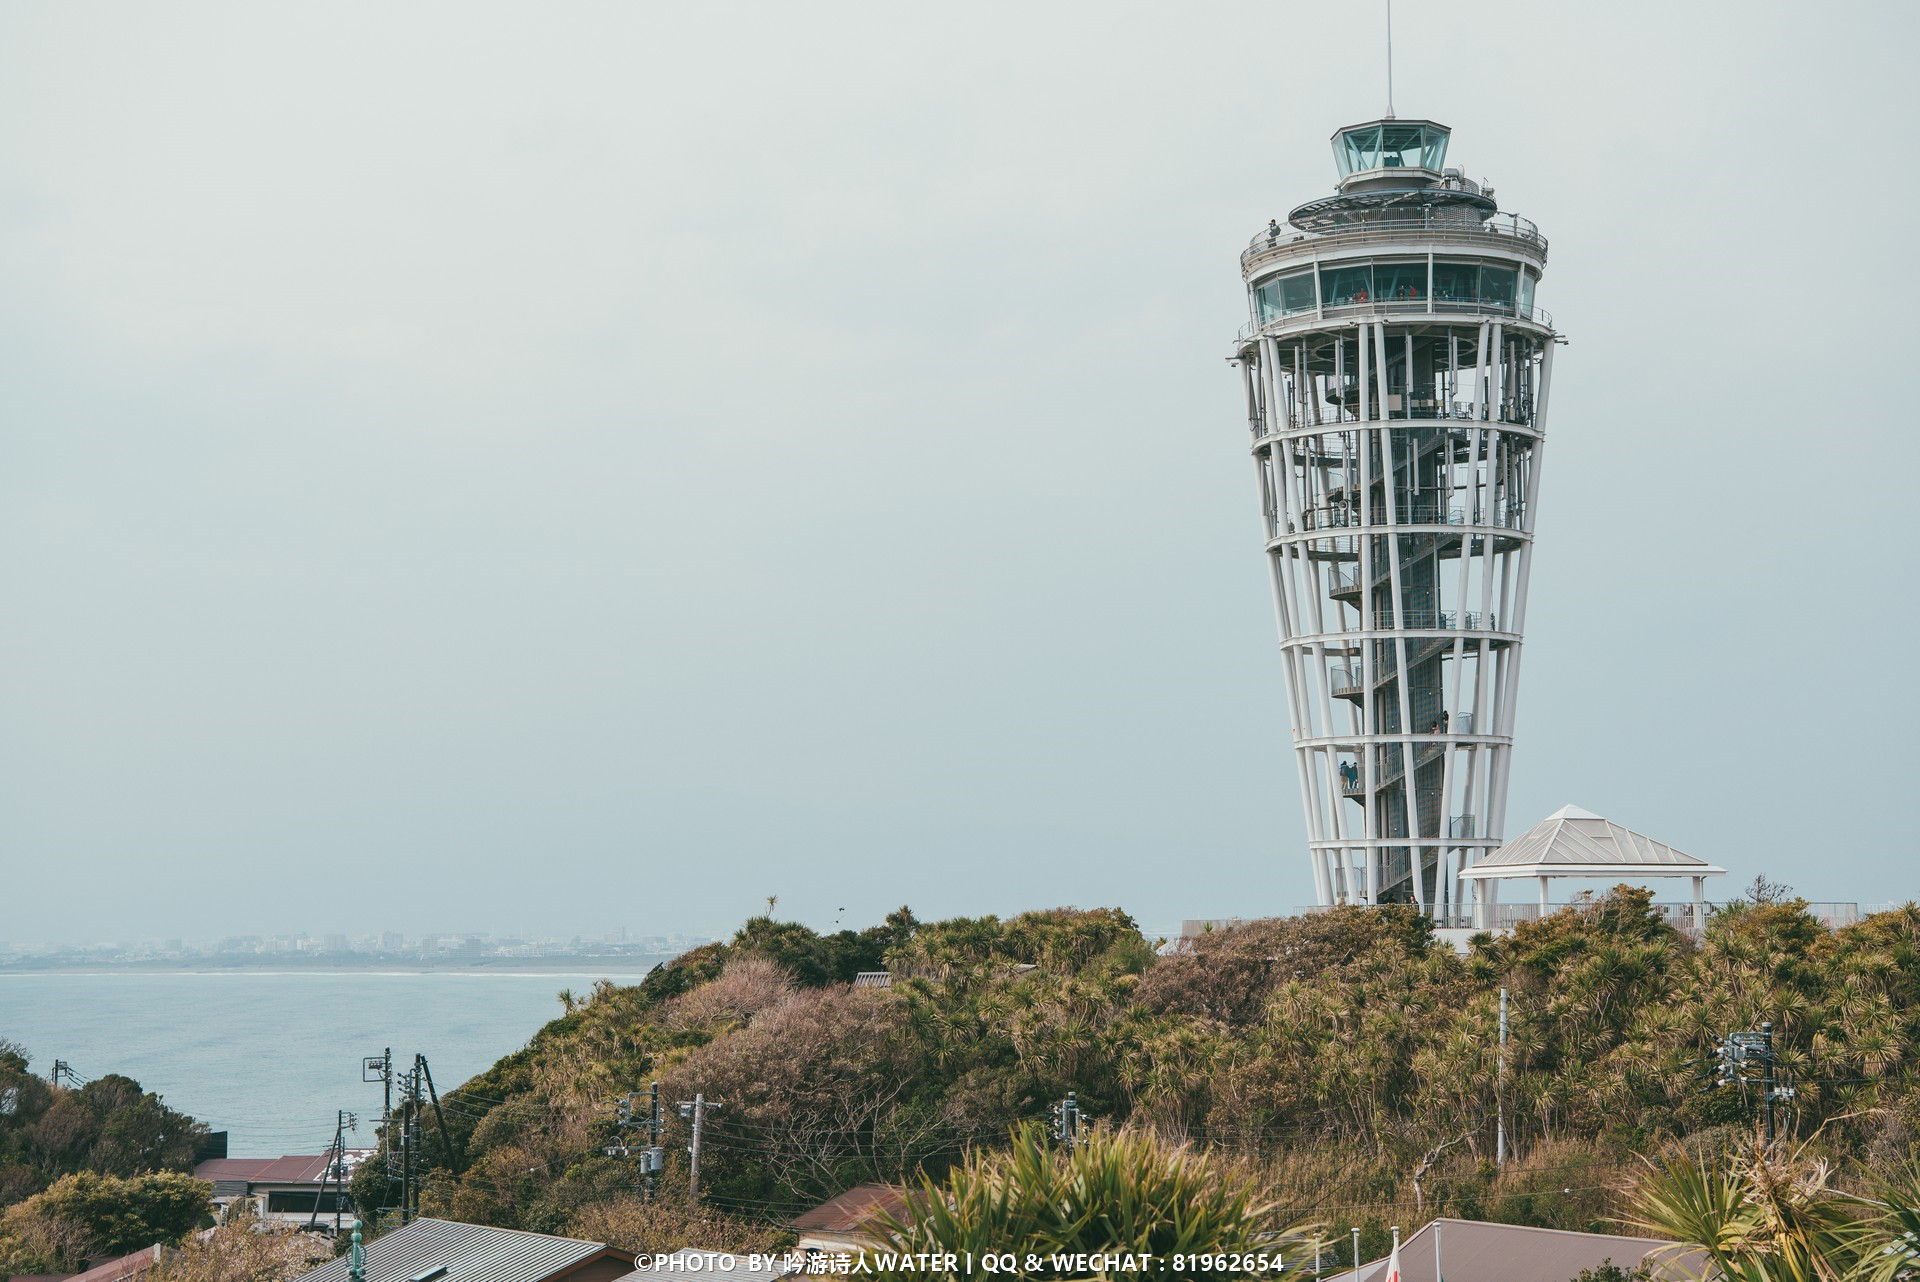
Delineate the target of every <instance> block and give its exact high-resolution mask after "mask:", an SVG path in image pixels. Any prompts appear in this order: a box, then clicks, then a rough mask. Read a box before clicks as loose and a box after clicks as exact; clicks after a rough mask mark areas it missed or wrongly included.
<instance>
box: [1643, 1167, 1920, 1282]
mask: <svg viewBox="0 0 1920 1282" xmlns="http://www.w3.org/2000/svg"><path fill="white" fill-rule="evenodd" d="M1827 1181H1828V1170H1827V1166H1826V1164H1825V1163H1824V1162H1821V1161H1816V1160H1814V1159H1812V1158H1811V1157H1809V1156H1808V1155H1807V1153H1806V1151H1805V1149H1804V1148H1803V1149H1801V1150H1799V1151H1796V1152H1794V1153H1790V1154H1787V1155H1785V1156H1775V1155H1773V1154H1771V1153H1770V1152H1769V1151H1768V1149H1767V1147H1766V1145H1765V1144H1763V1143H1762V1142H1760V1141H1759V1140H1757V1139H1756V1140H1755V1141H1754V1142H1753V1144H1752V1146H1751V1147H1750V1148H1747V1149H1745V1150H1742V1151H1738V1152H1732V1153H1711V1152H1703V1151H1698V1150H1696V1151H1693V1152H1676V1153H1670V1154H1669V1155H1668V1156H1667V1157H1665V1158H1664V1159H1662V1160H1661V1161H1659V1162H1654V1163H1649V1165H1648V1169H1647V1171H1646V1172H1645V1173H1644V1174H1643V1175H1642V1177H1641V1179H1640V1181H1639V1183H1638V1184H1637V1185H1636V1187H1635V1188H1634V1190H1633V1194H1632V1197H1631V1200H1630V1213H1629V1215H1628V1217H1627V1219H1626V1221H1625V1222H1626V1223H1628V1224H1630V1225H1632V1226H1634V1227H1636V1228H1640V1229H1644V1230H1647V1231H1650V1232H1651V1233H1653V1234H1654V1235H1655V1236H1658V1237H1665V1238H1672V1239H1674V1241H1675V1243H1676V1249H1679V1248H1680V1247H1691V1248H1694V1249H1697V1250H1699V1251H1701V1252H1703V1253H1705V1255H1706V1256H1707V1258H1708V1260H1709V1261H1710V1262H1711V1263H1712V1265H1713V1268H1714V1270H1715V1271H1716V1272H1718V1273H1719V1274H1720V1276H1721V1277H1723V1278H1725V1279H1727V1282H1869V1279H1873V1280H1874V1282H1893V1279H1894V1278H1896V1277H1898V1276H1900V1275H1901V1274H1902V1273H1903V1272H1904V1271H1905V1270H1906V1269H1907V1267H1908V1266H1910V1264H1911V1261H1912V1259H1913V1258H1914V1253H1913V1251H1912V1250H1908V1251H1906V1252H1905V1253H1904V1254H1895V1255H1892V1256H1890V1254H1889V1249H1888V1248H1889V1247H1890V1245H1891V1242H1890V1238H1889V1229H1888V1223H1887V1221H1886V1217H1887V1216H1888V1215H1897V1212H1892V1211H1890V1210H1888V1209H1887V1207H1885V1206H1881V1204H1878V1203H1872V1202H1868V1201H1867V1200H1865V1199H1861V1198H1858V1197H1854V1196H1851V1195H1848V1194H1845V1193H1842V1192H1839V1191H1838V1190H1835V1189H1833V1188H1830V1187H1828V1183H1827ZM1898 1197H1899V1193H1898V1191H1897V1190H1896V1192H1895V1197H1894V1198H1893V1199H1890V1202H1889V1203H1888V1205H1889V1206H1891V1205H1898ZM1906 1209H1907V1210H1908V1211H1911V1207H1910V1206H1909V1207H1907V1208H1906ZM1916 1227H1920V1224H1916ZM1915 1240H1916V1241H1920V1239H1915ZM1890 1259H1891V1263H1890V1264H1889V1260H1890Z"/></svg>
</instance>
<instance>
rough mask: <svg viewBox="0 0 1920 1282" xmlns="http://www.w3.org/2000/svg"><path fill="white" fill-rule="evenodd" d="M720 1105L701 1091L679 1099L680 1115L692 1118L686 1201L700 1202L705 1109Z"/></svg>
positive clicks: (694, 1203)
mask: <svg viewBox="0 0 1920 1282" xmlns="http://www.w3.org/2000/svg"><path fill="white" fill-rule="evenodd" d="M719 1107H721V1105H720V1102H719V1101H718V1100H710V1099H708V1098H707V1097H706V1096H705V1095H704V1094H703V1093H701V1092H699V1091H695V1092H694V1095H693V1098H692V1099H691V1100H681V1101H680V1104H679V1108H680V1116H682V1117H690V1118H692V1119H693V1144H692V1146H691V1147H689V1148H688V1150H687V1151H688V1152H689V1153H691V1154H692V1155H693V1160H692V1161H691V1162H689V1163H688V1166H687V1201H688V1202H691V1203H692V1204H693V1205H695V1206H698V1205H699V1204H700V1135H701V1131H702V1130H703V1129H704V1128H705V1126H706V1121H707V1110H708V1109H710V1108H719Z"/></svg>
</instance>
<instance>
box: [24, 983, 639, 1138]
mask: <svg viewBox="0 0 1920 1282" xmlns="http://www.w3.org/2000/svg"><path fill="white" fill-rule="evenodd" d="M659 960H664V958H662V959H659ZM623 965H624V966H627V967H636V968H635V969H634V970H633V971H632V973H626V974H612V975H606V974H605V973H604V972H601V973H587V972H572V973H561V972H540V973H529V972H524V971H522V972H493V971H482V970H460V971H452V970H448V971H421V972H413V971H324V972H311V971H213V972H199V971H165V972H138V971H98V972H79V971H41V972H26V973H22V972H17V971H16V972H12V973H0V1038H4V1039H6V1040H9V1041H14V1042H18V1043H20V1044H21V1045H24V1046H25V1047H26V1048H27V1052H28V1054H29V1055H31V1056H32V1069H33V1071H34V1072H36V1073H39V1074H41V1075H43V1076H44V1075H45V1074H46V1073H48V1072H49V1071H50V1070H51V1069H52V1067H53V1061H54V1060H56V1059H61V1060H65V1061H66V1062H67V1063H68V1064H70V1065H72V1066H73V1069H74V1071H75V1072H76V1073H78V1074H80V1075H81V1076H82V1077H87V1078H92V1077H101V1076H104V1075H105V1074H107V1073H120V1074H123V1075H125V1076H127V1077H131V1078H133V1079H134V1080H135V1081H137V1082H139V1083H140V1084H141V1086H143V1087H145V1088H146V1089H147V1090H150V1091H153V1092H156V1093H157V1094H159V1095H160V1096H161V1097H162V1098H163V1099H164V1100H165V1101H166V1103H167V1104H168V1105H169V1106H170V1107H173V1108H177V1109H180V1110H182V1111H183V1112H187V1113H191V1114H192V1115H193V1116H194V1117H196V1118H198V1119H199V1120H200V1121H203V1122H205V1123H207V1124H208V1125H209V1126H211V1127H212V1128H213V1129H214V1130H216V1131H226V1132H227V1133H228V1152H229V1154H230V1155H231V1156H234V1157H279V1156H281V1155H283V1154H288V1153H318V1152H320V1151H321V1150H322V1149H324V1148H325V1147H326V1145H327V1144H328V1143H329V1142H330V1141H331V1140H332V1139H333V1124H334V1111H335V1110H336V1109H342V1108H344V1109H347V1110H349V1111H351V1112H355V1113H358V1114H359V1116H360V1129H359V1131H358V1132H357V1133H354V1134H349V1135H348V1137H347V1143H348V1145H349V1146H350V1147H352V1146H364V1147H370V1146H371V1145H372V1144H373V1142H374V1134H373V1128H374V1125H375V1124H376V1123H377V1122H378V1121H379V1117H380V1099H381V1091H380V1085H379V1083H378V1082H374V1083H365V1082H362V1081H361V1080H360V1060H361V1057H362V1056H366V1055H378V1054H380V1053H381V1052H382V1051H383V1050H385V1049H386V1048H387V1047H389V1046H390V1047H392V1048H393V1057H394V1061H395V1066H396V1067H404V1066H406V1065H408V1064H410V1063H411V1062H412V1059H413V1055H414V1052H416V1051H418V1052H420V1053H421V1054H424V1055H425V1056H426V1057H427V1063H428V1066H429V1067H430V1068H431V1070H432V1072H433V1081H434V1085H435V1086H437V1087H438V1088H439V1089H440V1091H441V1093H442V1094H445V1093H446V1092H447V1091H448V1090H449V1089H451V1088H452V1087H454V1086H457V1085H458V1084H460V1083H461V1082H463V1081H465V1080H466V1079H467V1078H469V1077H471V1076H473V1075H474V1074H475V1073H478V1072H480V1071H482V1070H483V1069H485V1068H487V1067H488V1066H489V1065H491V1064H492V1063H493V1062H494V1061H495V1060H497V1059H499V1058H500V1057H501V1056H502V1055H507V1054H511V1053H512V1052H514V1051H516V1050H519V1049H520V1048H521V1047H522V1046H524V1045H526V1043H527V1042H528V1040H529V1039H531V1038H532V1036H533V1035H534V1033H535V1032H537V1031H538V1030H539V1028H540V1026H541V1025H542V1024H544V1023H546V1022H547V1021H548V1020H550V1019H553V1018H555V1017H556V1016H558V1015H559V1014H560V1013H561V1011H560V1003H559V1000H558V997H557V995H558V993H559V992H560V990H561V989H563V988H571V989H573V990H574V991H575V992H583V991H585V990H586V989H587V988H589V987H591V985H592V983H593V981H594V980H595V979H599V978H602V977H605V978H611V979H613V980H614V981H615V982H616V983H623V984H632V983H638V982H639V980H640V977H641V975H642V974H644V973H645V968H646V967H647V966H650V965H652V960H651V959H649V960H644V961H638V962H637V963H636V962H627V963H623Z"/></svg>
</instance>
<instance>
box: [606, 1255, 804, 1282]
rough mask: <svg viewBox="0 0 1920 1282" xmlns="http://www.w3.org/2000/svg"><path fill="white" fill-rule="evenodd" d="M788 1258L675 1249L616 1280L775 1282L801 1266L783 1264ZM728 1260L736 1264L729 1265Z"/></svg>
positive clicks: (643, 1281) (621, 1281)
mask: <svg viewBox="0 0 1920 1282" xmlns="http://www.w3.org/2000/svg"><path fill="white" fill-rule="evenodd" d="M785 1259H786V1257H785V1256H778V1255H749V1254H748V1253H746V1252H744V1251H737V1252H727V1251H694V1250H685V1251H675V1252H673V1253H672V1254H671V1255H656V1256H654V1257H652V1258H651V1259H650V1260H649V1261H648V1264H647V1267H646V1268H644V1269H636V1270H634V1271H633V1272H632V1273H629V1274H627V1276H626V1277H624V1278H619V1279H616V1282H654V1280H655V1279H665V1278H673V1279H675V1282H687V1279H689V1278H720V1279H722V1280H723V1282H774V1279H775V1278H785V1277H792V1276H793V1275H794V1274H796V1273H799V1272H800V1270H799V1269H790V1268H788V1267H787V1266H786V1264H785V1263H784V1261H785ZM728 1260H732V1261H733V1263H732V1264H731V1265H730V1266H729V1265H728V1264H727V1261H728Z"/></svg>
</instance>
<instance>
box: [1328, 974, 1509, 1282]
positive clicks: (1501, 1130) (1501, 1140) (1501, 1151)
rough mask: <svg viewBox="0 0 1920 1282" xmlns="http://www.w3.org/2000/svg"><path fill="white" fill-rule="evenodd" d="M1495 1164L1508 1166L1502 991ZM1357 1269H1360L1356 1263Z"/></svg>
mask: <svg viewBox="0 0 1920 1282" xmlns="http://www.w3.org/2000/svg"><path fill="white" fill-rule="evenodd" d="M1493 1115H1494V1118H1495V1121H1494V1126H1493V1164H1494V1165H1495V1166H1505V1165H1506V1164H1507V990H1506V989H1504V988H1503V989H1501V990H1500V1058H1499V1067H1498V1068H1497V1069H1496V1076H1495V1078H1494V1085H1493ZM1354 1267H1355V1268H1358V1267H1359V1264H1358V1263H1357V1262H1356V1263H1355V1265H1354Z"/></svg>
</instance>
